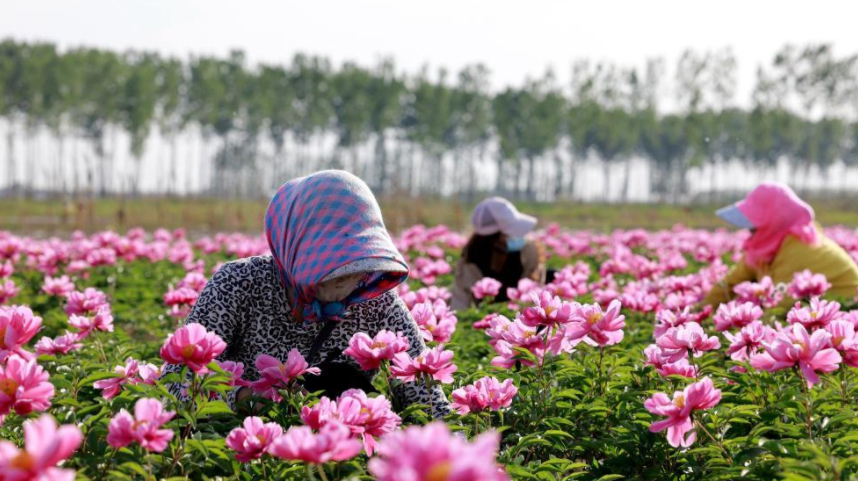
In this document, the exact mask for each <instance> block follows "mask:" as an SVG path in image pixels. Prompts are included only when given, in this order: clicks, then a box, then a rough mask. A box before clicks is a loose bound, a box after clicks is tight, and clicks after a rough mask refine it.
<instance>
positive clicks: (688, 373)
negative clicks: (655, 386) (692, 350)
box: [655, 359, 698, 379]
mask: <svg viewBox="0 0 858 481" xmlns="http://www.w3.org/2000/svg"><path fill="white" fill-rule="evenodd" d="M655 371H656V372H657V373H658V374H659V376H682V377H687V378H691V379H693V378H696V377H697V374H698V371H697V366H692V365H691V364H689V363H688V359H680V360H679V361H676V362H672V363H669V364H664V365H662V366H661V367H659V368H657V369H656V370H655Z"/></svg>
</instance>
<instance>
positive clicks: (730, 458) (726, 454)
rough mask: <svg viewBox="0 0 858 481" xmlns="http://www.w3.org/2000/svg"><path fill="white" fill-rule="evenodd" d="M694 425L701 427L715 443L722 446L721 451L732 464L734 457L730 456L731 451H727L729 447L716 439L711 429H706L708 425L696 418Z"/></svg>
mask: <svg viewBox="0 0 858 481" xmlns="http://www.w3.org/2000/svg"><path fill="white" fill-rule="evenodd" d="M694 425H695V426H697V427H698V428H700V430H701V431H703V432H704V433H705V434H706V436H707V437H709V439H711V440H712V442H713V443H715V444H716V445H717V446H718V447H719V448H721V451H722V452H723V453H724V456H725V457H726V458H727V461H728V462H729V463H730V464H733V458H732V457H731V456H730V453H728V452H727V449H726V448H725V447H724V444H723V443H721V441H719V440H717V439H715V436H713V435H712V433H710V432H709V430H708V429H706V426H704V425H703V423H701V422H700V421H699V420H697V419H695V420H694Z"/></svg>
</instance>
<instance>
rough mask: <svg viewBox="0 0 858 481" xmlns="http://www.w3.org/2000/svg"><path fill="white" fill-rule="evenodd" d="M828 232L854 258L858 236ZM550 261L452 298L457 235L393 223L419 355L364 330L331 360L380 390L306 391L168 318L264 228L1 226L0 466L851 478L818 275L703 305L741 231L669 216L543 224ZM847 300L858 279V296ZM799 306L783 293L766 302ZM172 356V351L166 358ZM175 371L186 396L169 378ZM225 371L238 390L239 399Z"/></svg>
mask: <svg viewBox="0 0 858 481" xmlns="http://www.w3.org/2000/svg"><path fill="white" fill-rule="evenodd" d="M826 233H827V234H828V236H829V237H831V238H832V239H834V240H835V241H836V242H838V243H839V244H840V245H842V246H843V247H844V248H845V249H846V250H847V251H848V252H850V254H851V255H852V256H853V258H858V234H856V232H854V231H852V230H848V229H845V228H832V229H828V230H826ZM536 237H537V238H538V240H539V241H540V242H541V243H542V244H543V245H544V246H545V249H546V251H547V252H548V254H549V256H550V259H549V262H548V265H549V267H550V268H552V269H556V270H557V275H556V277H555V279H554V280H553V281H552V282H551V283H550V284H549V285H547V286H538V285H536V284H535V283H533V282H530V281H526V280H525V281H522V282H520V283H519V285H518V287H517V288H515V289H510V291H509V293H508V295H509V298H510V301H509V302H503V303H496V302H493V298H494V297H495V296H496V295H497V294H498V289H499V283H497V282H496V281H494V280H492V279H483V280H482V281H480V282H479V283H478V284H477V285H476V286H475V288H474V290H473V292H474V294H475V297H477V298H478V299H479V305H478V307H477V308H473V309H470V310H468V311H463V312H458V313H456V312H454V311H452V310H451V309H449V307H448V303H447V302H448V300H449V298H450V293H449V290H448V288H449V287H450V285H451V283H452V266H453V265H455V262H456V260H457V256H458V253H459V252H460V250H461V248H462V246H463V245H464V243H465V240H466V239H465V238H464V237H463V236H462V235H460V234H458V233H455V232H451V231H449V230H448V229H446V228H444V227H434V228H426V227H422V226H415V227H412V228H410V229H408V230H406V231H404V232H402V233H400V234H399V235H398V236H397V237H396V239H395V240H396V243H397V246H398V248H399V249H400V250H401V251H402V252H403V253H405V254H406V255H407V258H408V261H409V264H410V266H411V276H410V278H409V281H408V283H407V285H402V286H400V295H401V297H402V299H403V301H404V302H405V303H406V305H407V306H408V308H409V309H410V310H411V313H412V315H413V317H414V319H415V320H416V321H417V323H418V324H419V326H420V328H421V332H422V334H423V337H424V339H425V340H426V342H427V345H428V346H429V350H428V351H427V352H425V353H424V354H423V355H421V356H418V357H417V358H411V357H409V355H408V354H407V353H406V352H404V351H405V350H406V349H407V341H406V340H404V339H403V338H402V337H401V336H400V335H399V334H398V333H394V332H388V331H381V332H379V333H377V334H374V335H372V336H371V335H369V334H358V335H356V336H355V337H354V338H353V339H352V342H351V344H350V347H349V349H347V350H346V351H345V353H344V354H345V355H347V356H351V357H352V358H354V359H355V361H356V362H357V363H358V364H359V365H360V366H361V367H362V368H364V369H377V368H380V372H381V373H382V374H381V375H379V376H377V377H376V379H375V380H374V388H375V389H376V390H377V391H378V392H377V393H369V394H368V393H364V392H362V391H357V390H351V391H347V392H345V393H344V394H343V395H341V396H340V397H339V398H337V399H328V398H325V397H322V396H320V394H319V393H308V392H306V391H305V390H303V389H301V388H300V383H299V381H300V380H301V379H302V378H306V377H309V376H314V375H316V374H318V369H317V368H315V367H312V366H309V365H308V364H307V363H306V361H305V360H304V358H303V356H302V353H300V352H298V351H297V350H296V351H293V352H292V353H291V354H290V355H289V357H288V359H275V358H272V357H270V356H260V357H259V358H258V359H257V361H256V367H257V369H258V370H259V372H260V375H261V377H260V379H257V380H247V379H243V378H242V373H243V370H244V366H242V365H241V364H238V363H231V362H219V361H216V360H215V359H216V358H217V356H218V355H219V354H220V353H222V352H223V351H224V349H225V345H224V343H223V341H222V340H221V339H220V338H218V337H217V336H216V335H214V334H213V333H210V332H206V330H205V328H203V327H202V326H199V325H188V326H184V325H183V320H184V318H185V317H186V316H187V315H188V313H189V312H190V310H191V309H192V308H193V305H194V303H195V301H196V299H197V298H198V297H199V295H200V293H201V292H202V291H203V290H204V289H205V285H206V281H207V278H209V277H210V276H211V275H212V273H213V272H215V271H216V270H217V269H218V268H219V267H220V266H221V265H222V263H224V262H228V261H229V260H232V259H238V258H242V257H247V256H253V255H266V254H267V253H268V247H267V244H266V242H265V240H264V239H263V238H261V237H253V236H246V235H243V234H218V235H214V236H211V237H205V238H201V239H188V238H186V235H185V233H184V232H183V231H180V230H178V231H172V232H171V231H167V230H164V229H159V230H157V231H155V232H151V233H147V232H144V231H142V230H140V229H133V230H131V231H128V232H127V233H115V232H101V233H97V234H94V235H92V236H86V235H84V234H81V233H76V234H74V235H72V236H71V237H70V238H68V239H31V238H27V237H25V236H19V235H16V234H14V233H9V232H5V233H4V232H0V305H2V307H0V342H2V344H0V415H3V421H2V427H0V438H2V440H3V441H0V479H9V480H24V479H44V480H71V479H75V478H77V479H165V478H166V479H186V478H189V479H214V478H217V479H237V480H250V479H295V480H304V479H320V480H332V479H378V480H382V481H394V480H395V481H412V480H413V481H444V480H450V481H464V480H488V481H491V480H504V479H535V480H567V479H581V480H612V479H676V480H680V479H681V480H694V479H707V480H708V479H760V480H768V479H776V478H782V479H791V480H806V479H831V480H840V479H855V478H858V456H856V455H855V453H856V450H858V419H856V417H855V415H854V405H855V400H856V395H858V389H856V387H858V379H856V375H855V367H858V337H856V334H855V328H856V326H858V310H853V309H855V308H856V307H858V306H856V302H855V299H832V298H829V297H827V296H826V290H827V287H828V285H827V281H826V279H825V278H824V277H822V276H819V275H815V274H814V273H812V272H802V273H799V274H797V275H796V277H795V278H794V280H793V282H792V283H791V284H789V285H775V284H773V283H771V282H767V280H766V279H764V280H763V281H761V282H760V283H745V284H742V285H739V286H737V287H736V289H735V294H736V296H737V297H736V300H734V301H731V302H730V303H728V304H724V305H721V306H718V307H716V308H714V309H713V308H710V307H704V306H702V305H701V304H700V301H701V300H702V299H703V296H704V295H705V294H706V292H708V291H709V289H711V288H712V287H713V286H715V285H717V284H718V282H719V281H720V280H721V279H722V278H723V277H724V276H725V274H726V272H727V270H728V268H729V266H730V264H731V263H732V262H733V261H735V260H736V259H737V256H738V249H739V247H740V246H741V244H742V241H743V234H741V233H732V232H727V231H716V232H712V231H703V230H692V229H687V228H682V227H676V228H674V229H671V230H665V231H656V232H650V231H644V230H625V231H616V232H613V233H611V234H597V233H593V232H588V231H564V230H562V229H560V228H559V227H557V226H549V227H548V228H547V229H545V230H544V231H540V232H539V233H538V234H537V236H536ZM856 294H858V293H856ZM787 297H791V298H794V299H797V300H798V304H796V305H795V306H794V307H792V308H791V309H788V310H785V309H783V308H781V307H778V306H782V305H783V303H782V300H783V299H785V298H787ZM165 362H169V363H171V364H175V365H179V366H182V374H186V375H187V376H186V377H183V376H182V374H179V373H164V372H163V369H162V366H163V365H164V363H165ZM183 379H190V382H189V383H187V384H186V385H185V386H184V388H183V389H182V391H183V394H184V395H183V396H182V399H184V398H185V397H187V398H190V400H189V401H188V400H185V401H183V400H182V399H179V398H177V397H176V396H175V395H174V394H172V393H171V391H170V389H169V387H170V386H171V385H175V384H176V383H180V382H182V380H183ZM409 382H416V383H426V384H432V385H441V386H443V388H444V390H445V392H446V393H447V397H448V399H449V400H450V403H451V405H450V408H451V409H450V413H449V414H448V415H447V416H446V417H445V419H444V420H443V421H440V420H436V421H433V420H432V418H431V417H430V416H429V413H430V412H431V411H432V410H433V408H435V406H422V405H412V406H409V407H407V408H405V409H402V410H398V411H397V410H394V409H393V406H392V404H391V401H389V399H391V396H390V389H391V386H394V385H396V384H397V383H409ZM238 387H247V388H249V389H251V390H252V392H253V393H254V394H253V396H251V397H250V398H249V399H245V400H242V401H240V402H239V403H238V405H237V406H231V405H229V404H228V403H227V402H225V400H224V399H226V394H227V393H229V392H230V391H232V390H234V389H236V388H238Z"/></svg>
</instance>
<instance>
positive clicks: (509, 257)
mask: <svg viewBox="0 0 858 481" xmlns="http://www.w3.org/2000/svg"><path fill="white" fill-rule="evenodd" d="M471 224H472V226H473V228H474V234H473V235H472V236H471V238H470V240H468V244H467V245H465V248H464V250H463V251H462V256H461V258H460V259H459V263H458V264H457V265H456V270H455V284H454V286H453V299H452V301H451V305H452V307H453V309H456V310H462V309H467V308H468V307H469V306H471V305H472V304H473V303H474V296H473V294H472V293H471V288H472V287H473V286H474V284H476V283H477V281H479V280H480V279H482V278H484V277H491V278H492V279H495V280H497V281H500V283H501V285H502V287H501V289H500V293H499V294H498V296H497V297H496V298H495V300H496V301H505V300H507V294H506V290H507V288H509V287H516V286H517V285H518V281H519V280H521V279H525V278H527V279H532V280H534V281H536V282H539V283H543V282H544V281H545V265H544V263H543V259H542V255H541V253H540V249H539V247H538V246H537V244H536V243H535V242H533V241H531V240H528V239H527V234H528V233H530V232H531V231H532V230H533V228H534V227H536V218H535V217H531V216H529V215H526V214H522V213H521V212H519V211H518V209H516V208H515V206H514V205H512V203H510V202H509V201H508V200H506V199H504V198H501V197H489V198H488V199H486V200H484V201H482V202H480V203H479V204H477V207H476V208H475V209H474V214H473V216H471Z"/></svg>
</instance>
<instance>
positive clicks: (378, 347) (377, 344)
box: [369, 341, 387, 349]
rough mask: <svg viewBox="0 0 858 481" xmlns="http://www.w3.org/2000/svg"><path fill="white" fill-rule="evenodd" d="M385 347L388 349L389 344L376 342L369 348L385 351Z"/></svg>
mask: <svg viewBox="0 0 858 481" xmlns="http://www.w3.org/2000/svg"><path fill="white" fill-rule="evenodd" d="M385 347H387V343H385V342H381V341H375V342H374V343H372V344H370V346H369V348H370V349H383V348H385Z"/></svg>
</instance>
